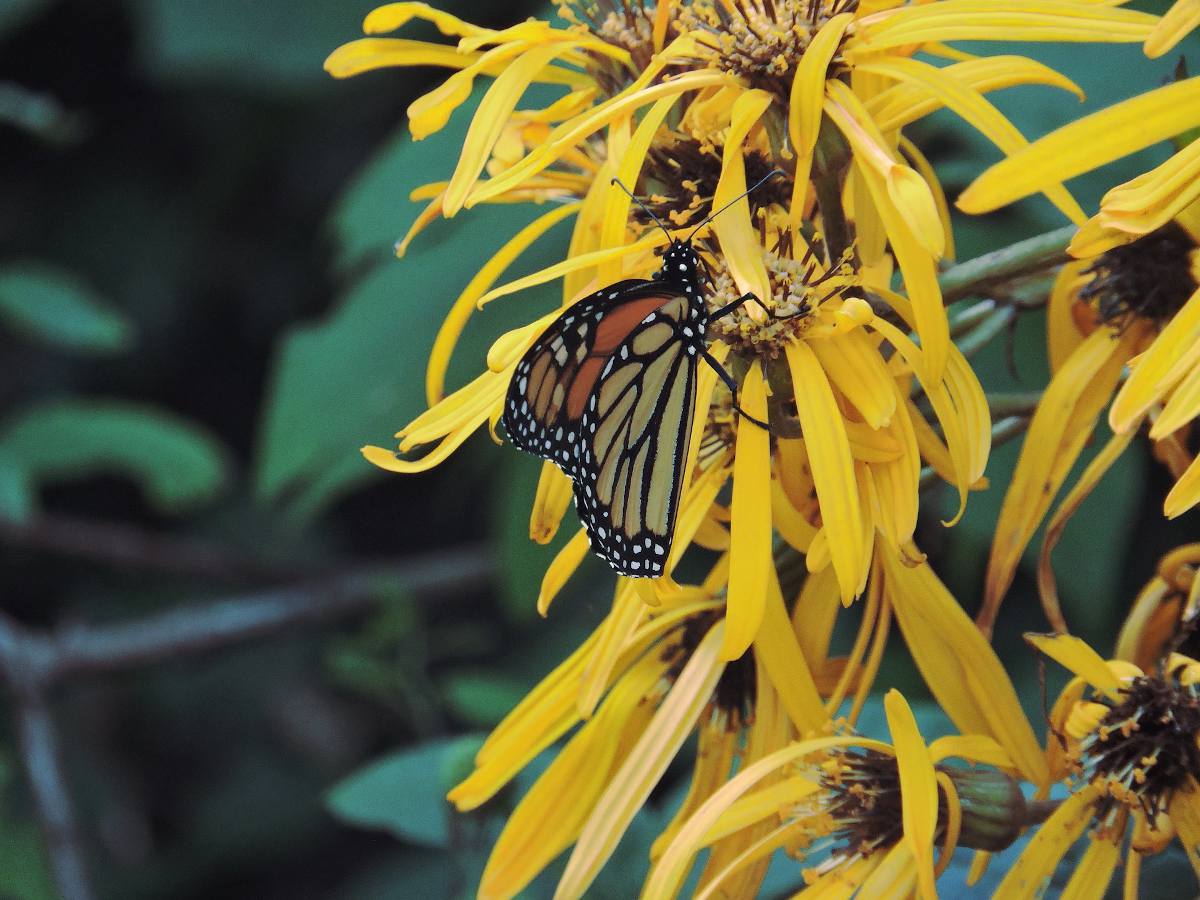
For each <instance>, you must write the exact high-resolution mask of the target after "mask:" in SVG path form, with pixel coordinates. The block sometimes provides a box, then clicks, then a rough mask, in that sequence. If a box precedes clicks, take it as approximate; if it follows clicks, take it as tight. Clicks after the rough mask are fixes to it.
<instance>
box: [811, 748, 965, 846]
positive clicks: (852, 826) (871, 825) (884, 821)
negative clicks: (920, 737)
mask: <svg viewBox="0 0 1200 900" xmlns="http://www.w3.org/2000/svg"><path fill="white" fill-rule="evenodd" d="M821 786H822V787H823V788H824V789H825V791H826V792H828V797H829V800H828V801H827V802H826V811H827V812H828V813H829V815H830V817H831V818H832V820H833V832H832V837H833V838H834V839H836V840H839V841H842V842H844V844H845V846H844V848H843V850H842V851H841V852H840V853H839V855H842V856H851V855H861V856H869V855H870V854H872V853H874V852H875V851H876V850H879V849H880V848H885V847H890V846H892V845H893V844H895V843H896V842H897V841H898V840H900V838H901V837H903V835H904V826H903V819H904V816H903V807H902V805H901V802H900V769H899V767H898V766H897V765H896V757H894V756H889V755H888V754H886V753H880V752H878V751H876V750H856V751H853V752H847V753H843V754H839V755H838V756H835V757H834V758H833V759H832V760H831V763H830V765H828V766H827V767H826V770H825V774H824V775H822V777H821ZM938 818H939V820H940V819H941V818H942V816H941V810H939V816H938Z"/></svg>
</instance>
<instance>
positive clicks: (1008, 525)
mask: <svg viewBox="0 0 1200 900" xmlns="http://www.w3.org/2000/svg"><path fill="white" fill-rule="evenodd" d="M1196 146H1197V147H1198V148H1200V143H1197V144H1196ZM1196 183H1197V185H1200V173H1198V174H1197V182H1196ZM1081 234H1082V232H1081ZM1198 243H1200V204H1196V205H1193V206H1191V207H1188V208H1187V209H1185V210H1183V212H1182V213H1181V214H1180V215H1179V216H1178V217H1177V218H1176V219H1174V220H1172V221H1170V222H1168V223H1167V224H1166V225H1163V226H1161V227H1159V228H1157V229H1156V230H1154V231H1152V232H1151V233H1149V234H1146V235H1144V236H1142V237H1140V238H1137V239H1136V240H1134V241H1133V242H1132V243H1117V244H1116V245H1114V246H1109V247H1108V249H1102V250H1093V251H1092V252H1091V254H1090V255H1089V256H1088V257H1086V258H1084V259H1081V260H1078V261H1075V262H1072V263H1069V264H1068V265H1066V266H1064V267H1063V269H1062V271H1061V273H1060V274H1059V276H1058V278H1057V280H1056V282H1055V285H1054V288H1053V290H1052V291H1051V294H1050V299H1049V307H1048V325H1047V338H1048V344H1049V355H1050V365H1051V370H1052V372H1053V377H1052V378H1051V381H1050V384H1049V386H1048V387H1047V388H1046V391H1045V393H1044V394H1043V395H1042V399H1041V401H1040V402H1039V403H1038V407H1037V410H1036V411H1035V413H1034V416H1033V419H1032V421H1031V423H1030V427H1029V433H1028V435H1027V436H1026V439H1025V445H1024V449H1023V450H1022V453H1021V457H1020V460H1019V461H1018V464H1017V470H1016V472H1015V474H1014V475H1013V480H1012V482H1011V484H1010V485H1009V489H1008V493H1007V494H1006V496H1005V499H1004V506H1003V508H1002V509H1001V513H1000V520H999V522H998V523H997V526H996V535H995V539H994V542H993V544H992V551H991V558H990V559H989V563H988V575H987V585H986V589H985V595H984V603H983V609H982V612H981V614H980V625H981V627H983V628H984V629H985V630H989V631H990V628H991V626H992V623H993V622H994V620H995V614H996V611H997V610H998V608H999V605H1000V601H1001V599H1002V598H1003V596H1004V593H1005V592H1006V591H1007V590H1008V588H1009V586H1010V585H1011V583H1012V579H1013V576H1014V574H1015V572H1016V567H1017V564H1018V563H1019V562H1020V559H1021V555H1022V553H1023V551H1024V549H1025V547H1026V546H1027V544H1028V543H1029V541H1030V539H1031V538H1032V536H1033V534H1034V532H1035V531H1036V530H1037V527H1038V525H1039V523H1040V522H1041V520H1042V517H1043V516H1045V515H1046V513H1047V511H1048V510H1049V509H1050V504H1051V503H1052V502H1053V500H1054V497H1055V495H1056V493H1057V492H1058V490H1059V488H1060V487H1061V486H1062V485H1063V483H1064V482H1065V480H1066V478H1067V475H1068V473H1069V472H1070V470H1071V467H1072V466H1073V465H1074V463H1075V461H1076V460H1077V459H1078V457H1079V455H1080V453H1081V452H1082V451H1083V448H1084V446H1085V445H1086V443H1087V442H1088V440H1089V439H1090V438H1091V435H1092V433H1093V430H1094V429H1095V426H1096V424H1097V421H1098V419H1099V417H1100V414H1101V413H1102V412H1103V411H1104V408H1105V407H1106V406H1109V403H1110V401H1111V407H1110V408H1109V414H1108V423H1109V426H1110V427H1111V428H1112V430H1113V432H1114V436H1113V437H1112V438H1111V440H1109V442H1108V443H1107V444H1106V445H1105V446H1104V448H1103V449H1102V450H1101V451H1100V453H1099V454H1098V455H1097V457H1096V458H1095V459H1094V460H1093V461H1092V463H1091V464H1090V465H1089V466H1088V467H1087V468H1086V469H1085V471H1084V472H1083V474H1082V475H1081V476H1080V479H1079V481H1078V482H1077V483H1076V485H1075V486H1074V487H1073V488H1072V489H1071V491H1070V492H1069V493H1068V494H1067V496H1066V497H1065V498H1064V499H1063V500H1062V502H1061V504H1060V505H1059V507H1058V509H1057V510H1056V511H1055V513H1054V515H1053V516H1052V517H1051V520H1050V523H1049V525H1048V527H1047V531H1046V538H1045V542H1044V544H1043V547H1042V555H1041V561H1040V564H1039V573H1038V582H1039V587H1040V589H1041V592H1042V598H1043V603H1044V605H1045V607H1046V610H1047V615H1048V616H1049V618H1050V621H1051V623H1052V624H1053V625H1054V627H1055V628H1056V629H1057V630H1059V631H1065V630H1066V625H1065V623H1064V622H1063V621H1062V616H1061V613H1060V612H1059V610H1058V603H1057V592H1056V589H1055V586H1054V578H1053V573H1052V571H1051V567H1050V552H1051V550H1052V549H1053V548H1054V546H1055V545H1056V544H1057V542H1058V539H1059V537H1060V535H1061V533H1062V530H1063V528H1064V527H1065V526H1066V523H1067V521H1068V520H1069V519H1070V517H1071V516H1072V515H1073V514H1074V512H1075V510H1077V509H1078V508H1079V505H1080V504H1081V503H1082V502H1083V501H1084V499H1086V497H1087V496H1088V494H1089V493H1090V492H1091V490H1092V489H1093V488H1094V487H1095V485H1096V483H1097V482H1098V481H1099V480H1100V478H1101V477H1102V476H1103V475H1104V473H1105V472H1106V471H1107V470H1108V468H1109V467H1110V466H1111V465H1112V463H1113V462H1115V461H1116V460H1117V459H1118V458H1119V457H1120V455H1121V453H1122V452H1123V451H1124V449H1125V448H1126V447H1127V446H1128V445H1129V442H1130V441H1131V440H1132V439H1133V437H1134V435H1135V434H1136V433H1137V431H1138V428H1139V426H1140V425H1141V423H1142V421H1143V420H1144V419H1145V418H1146V417H1149V418H1150V420H1151V422H1152V423H1153V424H1152V426H1151V428H1150V437H1151V439H1152V440H1154V441H1155V442H1156V444H1157V445H1158V449H1159V452H1160V456H1161V457H1162V458H1163V459H1164V461H1165V462H1166V463H1167V464H1168V466H1169V467H1170V468H1171V469H1172V471H1173V473H1174V474H1175V476H1176V478H1177V479H1178V480H1177V483H1176V485H1175V487H1174V489H1172V491H1171V492H1170V493H1169V494H1168V495H1167V498H1166V500H1165V502H1164V506H1163V510H1164V513H1165V514H1166V515H1168V516H1170V517H1175V516H1178V515H1180V514H1181V513H1183V512H1185V511H1186V510H1188V509H1190V508H1191V507H1192V506H1193V505H1195V504H1196V503H1197V502H1198V501H1200V465H1196V464H1194V463H1193V462H1192V460H1191V457H1190V455H1189V454H1188V453H1187V451H1186V449H1185V448H1184V446H1183V441H1182V440H1181V438H1180V435H1179V434H1178V433H1179V432H1180V429H1183V428H1185V427H1186V426H1187V425H1188V423H1189V422H1191V421H1192V419H1194V418H1195V417H1196V416H1197V415H1198V414H1200V342H1198V341H1197V338H1200V252H1198V251H1197V244H1198ZM1127 366H1128V367H1130V368H1131V369H1132V373H1131V374H1130V375H1129V377H1128V378H1127V379H1126V380H1125V382H1124V384H1122V383H1121V377H1122V373H1123V371H1124V370H1125V368H1126V367H1127Z"/></svg>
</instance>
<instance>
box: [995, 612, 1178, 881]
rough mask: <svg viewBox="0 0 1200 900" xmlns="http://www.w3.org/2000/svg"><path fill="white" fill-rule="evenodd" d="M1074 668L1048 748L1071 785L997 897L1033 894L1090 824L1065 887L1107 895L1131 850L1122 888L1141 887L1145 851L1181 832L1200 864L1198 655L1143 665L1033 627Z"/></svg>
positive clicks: (1043, 645)
mask: <svg viewBox="0 0 1200 900" xmlns="http://www.w3.org/2000/svg"><path fill="white" fill-rule="evenodd" d="M1026 638H1027V640H1029V641H1030V642H1031V643H1032V644H1034V646H1036V647H1037V648H1038V649H1040V650H1041V651H1042V652H1043V653H1045V654H1046V655H1047V656H1049V657H1051V658H1052V659H1054V660H1055V661H1057V662H1058V663H1060V664H1061V665H1063V666H1064V667H1066V668H1067V669H1069V670H1070V671H1071V672H1072V673H1073V674H1074V676H1075V677H1074V678H1073V679H1072V680H1071V681H1070V682H1069V683H1068V684H1067V686H1066V688H1064V690H1063V692H1062V694H1061V695H1060V696H1059V698H1058V701H1057V702H1056V703H1055V705H1054V709H1053V711H1052V712H1051V717H1050V718H1051V722H1050V724H1051V728H1052V731H1053V733H1052V734H1051V735H1050V737H1049V743H1048V748H1047V755H1048V758H1049V761H1050V765H1051V773H1052V775H1053V776H1054V777H1055V778H1056V779H1058V778H1064V777H1065V778H1066V779H1067V781H1068V784H1069V785H1070V787H1071V795H1070V796H1069V797H1068V798H1067V799H1066V800H1065V801H1063V803H1062V805H1061V806H1060V807H1059V808H1058V809H1057V811H1055V813H1054V814H1053V815H1052V816H1051V817H1050V818H1049V819H1048V820H1047V821H1046V822H1045V823H1044V824H1043V825H1042V826H1041V827H1040V828H1039V829H1038V830H1037V833H1036V834H1035V835H1034V837H1033V839H1032V840H1031V841H1030V842H1029V846H1028V847H1027V848H1026V849H1025V851H1024V852H1023V853H1022V854H1021V856H1020V858H1019V859H1018V860H1017V861H1016V862H1015V863H1014V864H1013V866H1012V868H1011V869H1009V871H1008V873H1007V874H1006V875H1005V878H1004V880H1003V881H1002V882H1001V883H1000V885H999V887H998V888H997V890H996V894H995V896H996V897H1002V898H1013V897H1034V896H1037V895H1038V893H1039V892H1040V891H1041V890H1042V886H1043V885H1044V884H1045V883H1046V881H1047V880H1048V879H1049V878H1050V877H1051V876H1052V875H1053V874H1054V872H1055V870H1056V869H1057V868H1058V866H1059V864H1060V862H1061V860H1062V858H1063V855H1064V854H1065V853H1066V851H1067V850H1068V849H1070V847H1071V846H1072V845H1073V844H1074V843H1075V842H1076V841H1077V840H1078V839H1079V838H1080V837H1081V836H1082V835H1083V834H1084V832H1085V831H1088V830H1089V828H1090V831H1088V848H1087V851H1086V852H1085V853H1084V855H1083V857H1082V858H1081V859H1080V861H1079V863H1078V865H1077V867H1076V868H1075V871H1074V872H1073V873H1072V875H1071V879H1070V881H1069V882H1068V883H1067V887H1066V889H1065V891H1066V895H1070V896H1072V897H1095V898H1099V897H1102V896H1104V893H1105V890H1106V888H1107V887H1108V883H1109V881H1110V880H1111V879H1112V875H1113V872H1114V870H1115V869H1116V866H1117V863H1118V862H1119V861H1120V859H1121V856H1122V852H1123V851H1125V879H1124V880H1125V896H1126V897H1134V896H1137V888H1138V878H1139V873H1140V871H1141V863H1142V859H1143V858H1144V857H1146V856H1148V855H1152V854H1155V853H1160V852H1162V851H1163V850H1164V849H1166V848H1167V847H1168V846H1169V845H1170V844H1171V843H1172V842H1173V841H1174V840H1175V839H1176V838H1178V839H1179V842H1180V844H1181V845H1182V846H1183V849H1184V851H1185V852H1186V853H1187V856H1188V859H1189V861H1190V862H1191V863H1192V867H1193V868H1194V869H1195V870H1196V872H1197V874H1200V853H1198V851H1197V848H1198V847H1200V784H1198V783H1197V778H1198V777H1200V746H1198V745H1197V740H1196V736H1197V734H1200V663H1197V662H1196V660H1194V659H1191V658H1190V657H1186V656H1182V655H1179V654H1171V655H1170V656H1169V657H1167V659H1166V660H1165V661H1164V662H1163V663H1162V664H1161V666H1156V667H1154V668H1152V669H1149V670H1145V671H1143V670H1142V669H1141V668H1139V667H1138V666H1135V665H1134V664H1133V663H1130V662H1126V661H1124V660H1108V661H1106V660H1104V659H1103V658H1102V657H1101V656H1100V655H1099V654H1097V653H1096V651H1094V650H1093V649H1092V648H1091V647H1089V646H1088V645H1087V644H1085V643H1084V642H1083V641H1081V640H1079V639H1078V638H1075V637H1071V636H1068V635H1055V636H1043V635H1027V636H1026Z"/></svg>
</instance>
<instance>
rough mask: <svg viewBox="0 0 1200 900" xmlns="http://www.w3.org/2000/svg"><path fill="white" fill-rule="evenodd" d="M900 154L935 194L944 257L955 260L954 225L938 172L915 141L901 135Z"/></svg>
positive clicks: (934, 199)
mask: <svg viewBox="0 0 1200 900" xmlns="http://www.w3.org/2000/svg"><path fill="white" fill-rule="evenodd" d="M899 142H900V153H901V154H902V155H903V156H904V158H905V159H907V160H908V161H909V162H910V163H911V164H912V167H913V168H914V169H916V170H917V174H918V175H920V176H921V177H922V178H923V179H925V183H926V184H927V185H929V190H930V192H931V193H932V194H933V202H934V205H935V206H937V211H938V218H939V219H941V220H942V232H943V234H944V238H945V247H946V250H945V253H944V254H943V256H944V257H945V258H946V259H947V260H952V259H954V254H955V251H954V225H953V223H952V222H951V221H950V204H949V203H948V202H947V201H946V192H945V191H943V190H942V184H941V182H940V181H938V176H937V172H936V171H935V170H934V168H933V163H931V162H930V161H929V160H928V159H927V158H926V156H925V154H924V153H922V152H921V148H920V147H918V146H917V145H916V144H915V143H913V141H911V140H909V139H908V138H907V137H905V136H904V135H900V137H899Z"/></svg>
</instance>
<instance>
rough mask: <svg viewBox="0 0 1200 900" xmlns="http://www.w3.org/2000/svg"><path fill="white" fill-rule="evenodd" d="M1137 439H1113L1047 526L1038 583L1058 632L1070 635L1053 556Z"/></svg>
mask: <svg viewBox="0 0 1200 900" xmlns="http://www.w3.org/2000/svg"><path fill="white" fill-rule="evenodd" d="M1133 435H1134V432H1132V431H1130V432H1128V433H1127V434H1116V435H1113V436H1112V438H1110V439H1109V441H1108V443H1107V444H1105V445H1104V449H1103V450H1101V451H1100V452H1099V453H1098V454H1096V456H1095V458H1094V459H1092V461H1091V462H1090V463H1088V465H1087V468H1086V469H1084V470H1083V474H1082V475H1080V476H1079V480H1078V481H1077V482H1075V485H1074V487H1072V488H1071V490H1070V492H1069V493H1068V494H1067V496H1066V497H1064V498H1063V501H1062V503H1060V504H1059V506H1058V509H1056V510H1055V511H1054V515H1052V516H1051V517H1050V521H1049V522H1047V523H1046V534H1045V536H1044V537H1043V539H1042V552H1041V554H1040V555H1039V556H1038V575H1037V579H1038V591H1039V592H1040V593H1041V595H1042V608H1043V609H1044V610H1045V611H1046V617H1047V619H1049V621H1050V624H1051V626H1052V627H1053V628H1054V630H1055V631H1060V632H1066V631H1067V623H1066V621H1065V620H1064V619H1063V617H1062V611H1061V609H1060V608H1059V603H1058V586H1057V584H1056V583H1055V580H1054V570H1053V568H1052V567H1051V564H1050V554H1051V553H1053V552H1054V548H1055V547H1057V546H1058V542H1059V540H1060V539H1061V538H1062V534H1063V531H1064V530H1065V529H1066V527H1067V523H1068V522H1069V521H1070V520H1071V517H1072V516H1074V515H1075V513H1076V512H1077V511H1078V510H1079V507H1080V506H1081V505H1082V504H1083V501H1084V500H1086V499H1087V498H1088V496H1089V495H1090V494H1091V493H1092V490H1093V489H1094V488H1095V487H1096V485H1097V484H1099V482H1100V479H1101V478H1103V477H1104V474H1105V473H1106V472H1107V471H1108V470H1109V469H1110V468H1111V467H1112V464H1113V463H1115V462H1116V461H1117V459H1118V458H1119V457H1120V456H1121V454H1122V453H1124V452H1125V448H1126V447H1128V446H1129V442H1130V441H1131V440H1133Z"/></svg>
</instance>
